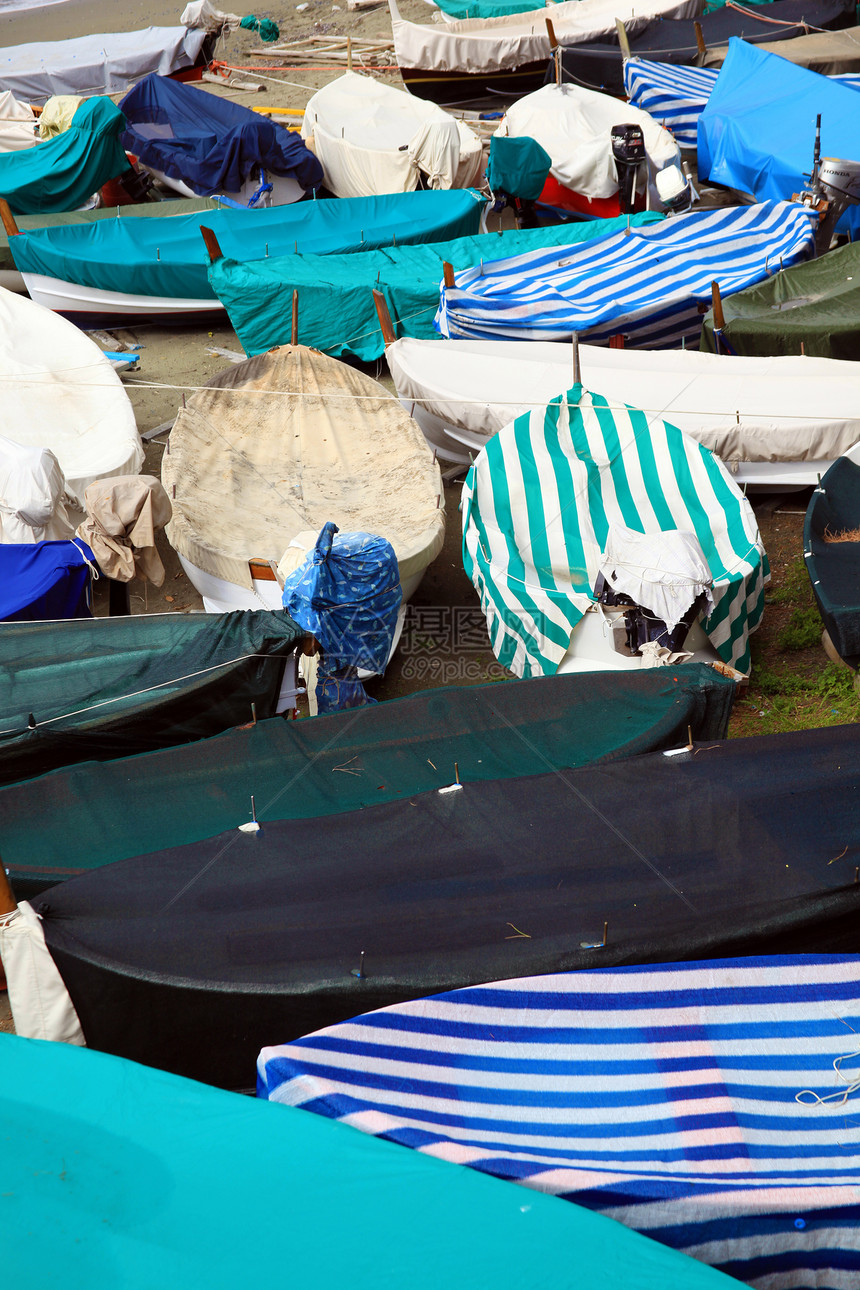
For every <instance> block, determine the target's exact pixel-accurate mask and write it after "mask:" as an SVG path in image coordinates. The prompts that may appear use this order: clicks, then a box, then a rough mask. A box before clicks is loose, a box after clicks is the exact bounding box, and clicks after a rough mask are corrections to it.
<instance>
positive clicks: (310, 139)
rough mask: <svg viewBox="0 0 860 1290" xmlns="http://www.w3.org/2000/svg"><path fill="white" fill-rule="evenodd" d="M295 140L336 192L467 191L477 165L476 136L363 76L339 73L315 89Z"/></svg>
mask: <svg viewBox="0 0 860 1290" xmlns="http://www.w3.org/2000/svg"><path fill="white" fill-rule="evenodd" d="M302 138H303V139H304V140H305V141H306V142H307V143H308V145H309V146H310V147H312V148H313V150H314V152H315V153H316V155H317V157H318V158H319V160H320V163H321V164H322V168H323V170H324V171H325V183H326V187H327V188H329V189H331V191H332V192H333V193H334V194H335V196H336V197H372V196H375V195H376V194H377V193H408V192H412V190H413V189H415V188H417V187H418V181H419V179H420V178H421V176H422V175H423V177H424V181H425V183H426V185H427V187H428V188H470V187H471V186H472V185H473V184H476V183H478V182H480V177H481V171H482V170H483V149H482V145H481V141H480V139H479V138H478V136H477V135H476V134H475V132H474V130H470V129H469V127H468V126H467V125H464V124H463V122H462V121H457V120H455V119H454V117H452V116H451V115H450V114H449V113H448V112H445V111H444V110H443V109H442V108H440V107H437V106H436V104H435V103H428V102H426V100H424V99H419V98H414V97H413V96H412V95H411V94H405V93H404V92H403V91H402V90H396V89H394V88H393V86H391V85H382V84H380V83H379V81H374V80H372V79H371V78H370V77H369V76H358V75H357V74H356V73H355V72H347V73H346V74H345V75H344V76H340V77H338V79H337V80H336V81H332V82H331V83H330V84H329V85H326V86H324V87H323V89H321V90H318V91H317V93H316V94H314V96H313V97H312V98H311V99H310V101H309V103H308V105H307V107H306V109H305V115H304V120H303V122H302Z"/></svg>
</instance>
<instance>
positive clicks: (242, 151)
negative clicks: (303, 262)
mask: <svg viewBox="0 0 860 1290" xmlns="http://www.w3.org/2000/svg"><path fill="white" fill-rule="evenodd" d="M120 108H121V110H122V111H123V112H124V113H125V116H126V121H127V125H126V130H125V133H124V134H123V136H122V140H123V145H124V147H125V148H127V149H128V151H129V152H131V153H133V154H134V155H135V156H136V157H137V158H138V160H139V161H140V164H141V165H142V166H145V167H146V169H147V170H149V171H151V172H152V174H154V175H155V177H156V178H157V179H161V180H162V181H163V182H164V183H166V184H167V185H168V187H170V188H174V189H175V190H176V191H177V192H178V193H181V195H182V196H183V197H208V196H210V195H211V194H212V193H221V194H223V195H224V196H225V197H229V198H230V199H231V200H233V201H236V202H240V203H241V204H242V205H243V206H256V205H262V206H281V205H283V204H284V203H286V202H295V201H298V200H299V198H301V197H304V195H305V193H307V192H310V191H312V190H313V189H315V188H318V187H319V185H320V184H321V183H322V167H321V166H320V163H319V162H318V161H317V159H316V157H315V156H314V155H313V153H312V152H309V151H308V149H307V148H306V147H305V145H304V143H303V142H302V140H301V139H300V138H299V137H298V135H296V134H294V133H292V132H291V131H289V130H287V129H286V128H285V127H284V126H281V125H275V124H274V122H272V121H270V120H269V118H268V117H265V116H261V115H260V114H259V113H257V112H252V111H251V109H250V108H246V107H242V106H241V104H239V103H233V102H231V101H230V100H229V99H222V98H219V97H218V95H217V94H210V93H208V91H205V90H198V89H195V87H194V86H193V85H184V84H183V83H182V82H181V81H174V80H171V79H170V78H169V77H167V76H158V75H157V74H156V73H152V74H151V75H150V76H146V77H144V79H143V80H142V81H138V83H137V84H136V85H135V86H134V88H133V89H131V90H129V92H128V94H126V96H125V98H124V99H122V101H121V103H120Z"/></svg>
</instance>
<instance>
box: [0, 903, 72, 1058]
mask: <svg viewBox="0 0 860 1290" xmlns="http://www.w3.org/2000/svg"><path fill="white" fill-rule="evenodd" d="M0 961H2V963H3V968H4V970H5V972H6V983H7V985H8V987H9V1006H10V1007H11V1009H12V1019H13V1021H14V1022H15V1032H16V1034H18V1035H20V1036H21V1037H22V1038H24V1039H50V1040H53V1041H54V1043H58V1044H78V1045H80V1046H84V1045H85V1044H86V1040H85V1039H84V1033H83V1031H82V1030H81V1023H80V1021H79V1020H78V1014H77V1013H76V1012H75V1005H74V1004H73V1003H72V1000H71V998H70V997H69V992H68V990H67V989H66V987H65V984H64V982H63V978H62V977H61V976H60V973H59V972H58V970H57V966H56V964H55V963H54V960H53V959H52V958H51V952H50V950H49V949H48V947H47V945H46V944H45V934H44V932H43V931H42V921H41V919H40V918H39V916H38V914H37V913H36V912H35V910H34V909H33V907H32V905H31V904H30V903H29V901H26V900H22V901H21V902H20V903H19V905H18V907H17V909H13V910H12V912H11V913H8V914H0Z"/></svg>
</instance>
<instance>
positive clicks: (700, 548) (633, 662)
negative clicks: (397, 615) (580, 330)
mask: <svg viewBox="0 0 860 1290" xmlns="http://www.w3.org/2000/svg"><path fill="white" fill-rule="evenodd" d="M462 509H463V563H464V566H465V569H466V573H467V574H468V575H469V577H470V578H471V580H472V582H473V584H474V586H475V588H476V590H477V592H478V594H479V596H480V597H481V608H482V609H483V610H484V613H485V615H486V618H487V627H488V630H489V635H490V643H491V645H492V647H493V652H494V654H495V655H496V658H497V659H498V660H499V662H500V663H503V664H504V666H505V667H509V668H510V669H511V670H512V671H513V672H515V673H516V675H517V676H551V675H552V674H553V673H555V672H557V671H560V670H561V671H564V670H577V671H590V670H595V669H600V668H609V669H612V670H617V669H621V668H629V667H643V666H646V665H649V664H650V663H651V660H650V658H649V655H650V654H652V653H653V650H651V649H649V648H648V647H647V645H646V644H645V642H646V641H658V642H660V643H661V644H662V645H663V646H664V647H665V649H666V650H667V652H670V653H671V654H673V655H674V653H675V652H676V651H678V650H684V649H686V650H692V651H694V650H696V649H698V648H701V647H702V646H703V644H704V643H705V642H704V641H703V640H702V637H701V632H702V631H704V632H705V634H706V635H707V637H708V638H709V640H710V642H711V644H712V645H713V647H714V649H715V650H716V651H717V653H718V654H719V657H720V658H721V659H722V661H723V662H724V663H727V664H729V665H730V666H732V667H734V668H738V669H740V671H742V672H748V671H749V669H750V654H749V639H748V638H749V634H750V632H752V631H754V630H755V629H756V627H757V626H758V624H759V621H760V619H761V615H762V610H763V608H764V584H765V581H766V580H767V577H768V574H769V570H768V563H767V556H766V555H765V553H764V548H763V546H762V543H761V538H760V536H759V532H758V526H757V524H756V521H755V517H754V515H753V512H752V509H751V507H750V505H749V503H748V502H747V501H746V499H745V498H744V497H743V496H742V494H741V492H740V490H739V489H738V487H737V485H736V484H734V483H733V481H732V479H731V476H730V475H729V473H728V471H727V470H726V468H725V467H724V466H723V465H722V464H721V463H720V462H719V461H718V460H717V459H716V458H715V457H714V456H713V454H712V453H710V452H708V450H707V449H706V448H703V447H702V446H701V444H697V443H694V442H693V440H692V439H689V438H688V437H687V436H686V435H684V434H682V433H681V431H680V430H677V429H676V428H675V427H674V426H672V425H669V424H667V423H666V422H665V421H661V420H659V419H657V418H655V417H653V416H651V417H649V416H646V414H645V413H644V412H642V411H639V410H637V409H635V408H630V407H627V406H626V405H624V404H623V403H619V402H616V400H615V399H608V398H605V397H604V396H603V395H598V394H592V393H587V392H586V391H585V390H584V389H583V387H582V386H581V385H574V386H573V387H572V389H570V390H569V391H568V392H567V394H563V395H560V396H558V397H557V398H555V399H553V400H552V401H551V402H550V403H549V404H548V405H547V406H546V407H539V408H537V409H535V411H534V412H531V413H524V414H523V415H522V416H521V417H519V418H518V419H517V420H516V421H514V422H513V423H512V424H511V425H509V426H507V427H506V428H505V429H504V430H502V431H501V432H500V433H499V434H498V435H496V437H495V438H494V439H490V441H489V442H488V444H487V446H486V448H484V449H483V451H482V452H481V454H480V456H479V457H478V458H477V460H476V461H475V464H474V465H473V466H472V468H471V470H470V471H469V474H468V476H467V477H466V482H465V484H464V485H463V503H462ZM639 615H643V616H644V620H643V621H640V618H639ZM700 618H701V626H699V620H700ZM646 624H647V626H646ZM688 633H690V635H689V637H688ZM685 639H686V642H687V643H686V644H685V643H684V642H685ZM646 659H648V663H646V661H645V660H646ZM667 661H668V660H667Z"/></svg>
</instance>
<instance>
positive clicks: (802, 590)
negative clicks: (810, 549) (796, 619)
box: [766, 556, 812, 608]
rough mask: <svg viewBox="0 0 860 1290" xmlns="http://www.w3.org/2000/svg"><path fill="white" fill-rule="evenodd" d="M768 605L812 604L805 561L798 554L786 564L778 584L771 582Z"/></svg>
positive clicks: (800, 606)
mask: <svg viewBox="0 0 860 1290" xmlns="http://www.w3.org/2000/svg"><path fill="white" fill-rule="evenodd" d="M766 603H767V604H769V605H794V606H796V607H797V608H802V607H803V606H805V605H811V604H812V585H811V583H810V581H809V575H808V574H807V572H806V561H805V560H804V559H803V557H802V556H798V557H797V558H796V559H794V560H792V561H791V563H790V564H788V565H786V568H785V571H784V573H783V574H782V577H781V578H780V580H779V585H775V584H774V583H771V585H770V587H769V588H768V592H767V600H766Z"/></svg>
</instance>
